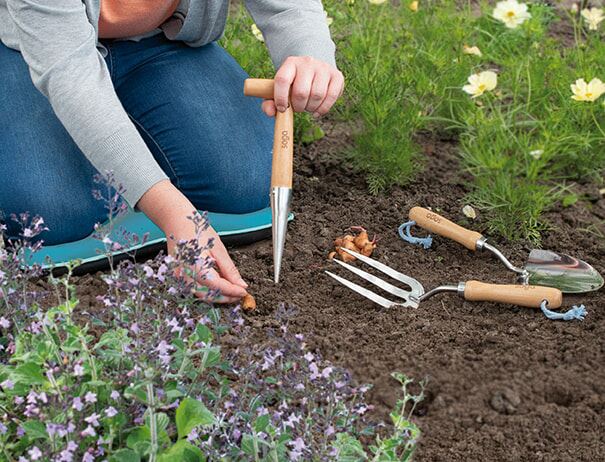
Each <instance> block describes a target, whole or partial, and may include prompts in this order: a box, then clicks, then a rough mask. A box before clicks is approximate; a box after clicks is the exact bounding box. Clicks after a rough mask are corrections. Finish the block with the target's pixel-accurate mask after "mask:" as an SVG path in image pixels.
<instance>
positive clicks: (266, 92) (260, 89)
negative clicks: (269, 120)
mask: <svg viewBox="0 0 605 462" xmlns="http://www.w3.org/2000/svg"><path fill="white" fill-rule="evenodd" d="M244 95H246V96H256V97H257V98H264V99H273V79H246V80H244Z"/></svg>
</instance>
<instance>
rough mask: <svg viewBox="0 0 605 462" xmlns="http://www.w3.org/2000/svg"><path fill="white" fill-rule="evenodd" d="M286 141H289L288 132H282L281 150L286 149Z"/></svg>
mask: <svg viewBox="0 0 605 462" xmlns="http://www.w3.org/2000/svg"><path fill="white" fill-rule="evenodd" d="M288 141H290V136H289V134H288V130H282V132H281V148H282V149H286V148H287V147H288Z"/></svg>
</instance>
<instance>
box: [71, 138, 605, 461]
mask: <svg viewBox="0 0 605 462" xmlns="http://www.w3.org/2000/svg"><path fill="white" fill-rule="evenodd" d="M349 138H350V136H349V135H348V133H346V132H343V131H342V130H339V129H337V128H333V129H332V130H329V132H328V136H326V137H325V138H324V139H322V140H320V141H319V142H316V143H315V144H313V145H311V146H308V147H304V148H301V147H299V148H297V152H296V155H295V158H296V161H295V162H296V165H295V184H294V191H295V192H294V194H295V196H294V203H293V209H294V212H295V213H296V219H295V220H294V222H293V223H291V225H290V228H289V234H288V241H287V244H286V253H285V256H284V263H283V269H282V281H281V283H280V284H279V285H277V286H276V285H275V284H274V283H273V279H272V278H273V266H272V253H271V242H270V241H264V242H260V243H257V244H254V245H250V246H247V247H241V248H238V249H232V256H233V258H234V260H235V262H236V264H237V265H238V267H239V268H240V271H241V272H242V274H243V276H244V278H245V279H246V280H247V281H248V282H249V283H250V286H251V291H252V293H253V294H254V295H255V297H256V300H257V303H258V309H257V310H256V311H255V312H252V313H249V314H247V315H246V318H247V320H248V322H249V323H250V325H251V326H252V328H253V332H254V334H253V338H254V340H255V341H256V342H259V343H260V344H262V343H263V342H264V341H266V340H265V329H266V327H267V326H270V325H274V324H275V317H274V316H275V312H276V310H277V307H278V305H279V304H280V303H281V302H285V303H286V304H288V305H290V306H294V307H297V308H298V312H297V314H296V315H294V317H293V318H292V319H291V321H290V322H291V326H292V328H291V331H295V332H300V333H303V334H305V335H306V336H307V338H308V340H309V344H310V345H311V346H312V347H313V348H316V349H317V350H318V351H321V353H322V354H323V356H324V357H325V358H326V359H329V360H331V361H333V362H334V363H336V364H338V365H341V366H344V367H347V368H349V369H350V370H351V371H352V372H353V374H354V377H355V379H356V380H357V381H358V382H362V383H372V384H373V385H374V388H373V390H372V391H371V392H370V394H369V401H370V403H371V404H373V405H374V406H375V409H374V411H373V417H374V418H375V419H388V412H389V410H390V409H391V408H392V407H393V406H394V404H395V402H396V400H397V398H398V396H399V394H398V393H399V390H398V387H397V383H396V382H395V380H393V379H392V378H391V377H390V373H391V372H393V371H400V372H403V373H405V374H407V375H409V376H410V377H413V378H414V379H416V380H417V381H419V380H421V379H425V378H426V379H428V384H427V386H426V390H425V393H426V398H425V400H424V401H423V403H422V405H420V406H419V408H418V409H417V411H416V413H415V420H416V423H417V424H418V425H419V426H420V428H421V430H422V437H421V440H420V444H419V448H418V451H417V453H416V460H418V461H445V460H447V461H479V460H481V461H488V460H489V461H492V460H507V461H508V460H511V461H526V460H527V461H597V460H603V457H604V454H605V296H604V292H603V290H601V291H599V292H594V293H591V294H585V295H581V296H566V297H565V298H564V306H565V307H566V308H568V307H571V305H573V304H577V303H584V304H585V305H586V307H587V310H588V315H587V317H586V319H585V320H584V321H583V322H579V321H573V322H562V321H551V320H548V319H546V318H545V317H544V316H543V315H542V313H541V312H540V311H539V310H537V309H532V308H517V307H512V306H507V305H497V304H492V303H471V302H466V301H464V300H462V299H460V298H458V296H457V295H456V294H444V295H438V296H435V297H434V298H432V299H430V300H427V301H426V302H424V303H423V304H422V305H421V306H420V307H419V308H418V309H411V308H402V309H391V310H385V309H383V308H381V307H379V306H377V305H374V304H372V303H371V302H369V301H367V300H365V299H363V298H362V297H360V296H358V295H357V294H355V293H353V292H351V291H349V290H348V289H346V288H344V287H340V286H338V285H336V284H335V282H334V281H333V280H332V279H330V278H329V277H328V276H326V275H325V274H324V273H323V270H324V269H328V268H330V269H333V270H336V271H337V272H340V273H341V274H342V271H341V270H340V269H339V268H338V269H336V268H335V266H336V265H335V264H334V263H331V262H329V261H328V260H327V258H326V257H327V254H328V252H329V251H330V250H331V249H332V248H333V240H334V238H335V237H337V236H341V235H343V234H344V233H345V232H346V230H347V228H349V227H350V226H354V225H361V226H364V227H366V228H367V229H368V230H369V232H370V235H373V234H374V233H376V234H378V236H379V237H380V240H379V243H378V248H377V249H376V251H375V252H374V255H373V256H374V257H375V258H377V259H379V260H381V261H382V262H384V263H387V264H389V265H391V266H393V267H395V268H397V269H398V270H399V271H401V272H403V273H406V274H409V275H411V276H413V277H415V278H417V279H418V280H419V281H420V282H421V283H422V284H423V285H424V287H425V288H431V287H434V286H437V285H440V284H445V283H457V282H458V281H465V280H469V279H478V280H482V281H486V282H499V283H511V282H514V275H512V273H509V272H508V271H506V270H505V268H504V267H503V266H502V265H501V264H500V263H499V262H498V261H497V260H496V259H495V258H494V257H493V256H491V255H489V254H485V253H478V254H474V253H472V252H470V251H468V250H466V249H465V248H463V247H462V246H460V245H459V244H456V243H454V242H450V241H447V240H445V239H443V238H438V237H437V238H435V239H434V244H433V247H432V248H431V249H430V250H424V249H422V248H419V247H414V246H411V245H409V244H406V243H404V242H403V241H401V240H400V239H399V237H398V235H397V232H396V231H397V227H398V225H399V224H401V223H402V222H404V221H407V220H406V218H407V213H408V210H409V209H410V208H411V207H413V206H415V205H422V206H425V207H432V208H433V209H436V210H439V211H440V213H442V214H443V215H445V216H446V217H448V218H449V219H452V220H454V221H456V222H458V223H460V224H463V225H466V226H468V227H471V228H472V229H475V230H477V231H481V232H484V231H485V229H484V224H483V222H482V217H481V215H479V216H478V217H477V219H476V220H473V221H472V222H469V220H468V219H466V218H465V217H464V216H463V214H462V212H461V209H462V207H463V205H465V204H466V202H464V197H465V194H466V193H467V192H468V187H467V180H468V178H465V176H464V174H462V173H461V170H460V167H459V165H458V161H457V155H456V145H455V144H454V143H452V142H448V141H440V140H433V139H430V138H427V139H421V140H420V142H421V144H422V146H423V149H424V153H425V155H426V165H427V168H426V169H425V171H424V173H421V174H420V175H419V176H418V179H417V180H416V181H415V182H413V183H411V184H409V185H408V186H406V187H396V188H393V189H392V190H391V191H389V192H388V194H384V195H379V196H372V195H370V194H368V192H367V186H366V184H365V181H364V179H363V176H362V175H360V174H358V173H355V172H354V171H353V170H352V169H351V168H350V167H349V165H348V163H347V162H346V161H343V159H342V155H341V154H339V153H341V152H342V149H343V143H347V142H349V141H350V139H349ZM576 188H577V191H578V192H579V193H581V194H582V197H585V198H586V200H583V201H579V202H577V203H575V204H574V205H572V206H570V207H567V208H563V207H556V208H555V209H553V210H552V211H551V212H549V213H548V214H547V215H546V219H547V221H548V223H549V224H550V229H549V230H548V231H546V232H545V233H544V239H543V242H542V245H543V247H544V248H549V249H552V250H555V251H560V252H564V253H568V254H571V255H574V256H576V257H578V258H582V259H584V260H586V261H588V262H590V263H591V264H592V265H593V266H594V267H595V268H596V269H597V270H599V271H600V272H602V273H605V260H604V258H603V257H604V256H605V239H604V237H603V236H604V234H603V233H604V232H605V229H603V223H604V221H603V220H605V198H604V197H603V196H602V195H601V194H600V193H599V189H598V187H597V186H595V185H589V184H586V185H579V186H576ZM418 232H419V233H422V232H421V231H418ZM492 242H493V243H494V244H496V245H497V246H499V247H500V248H501V249H502V250H503V251H504V253H505V254H507V255H508V256H510V257H511V258H512V259H513V261H514V262H515V263H517V264H522V263H523V262H524V259H525V257H526V256H527V254H528V252H529V249H530V247H529V246H525V245H523V244H511V243H508V242H504V241H502V240H499V239H494V240H493V241H492ZM103 285H104V284H103V283H102V282H101V281H100V280H99V278H98V275H97V276H91V275H87V276H83V277H81V278H79V281H78V286H79V291H78V292H79V294H80V296H81V305H80V306H81V309H87V308H90V309H91V311H92V310H94V309H95V305H96V304H97V303H98V302H96V301H95V295H96V294H97V293H100V292H101V291H103V290H104V289H103V287H102V286H103Z"/></svg>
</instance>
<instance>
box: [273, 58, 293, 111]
mask: <svg viewBox="0 0 605 462" xmlns="http://www.w3.org/2000/svg"><path fill="white" fill-rule="evenodd" d="M295 77H296V64H295V61H294V60H292V59H290V58H288V59H286V60H285V61H284V63H283V64H282V65H281V67H280V68H279V70H278V71H277V73H276V74H275V81H274V85H275V86H274V90H273V99H274V100H275V106H276V108H277V110H278V111H279V112H284V111H285V110H286V109H287V108H288V96H289V95H290V87H291V86H292V82H294V78H295Z"/></svg>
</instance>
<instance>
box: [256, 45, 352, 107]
mask: <svg viewBox="0 0 605 462" xmlns="http://www.w3.org/2000/svg"><path fill="white" fill-rule="evenodd" d="M290 87H292V92H291V100H292V107H293V109H294V110H295V111H296V112H303V111H307V112H310V113H312V114H313V117H320V116H322V115H324V114H326V113H327V112H328V111H329V110H330V108H331V107H332V106H333V105H334V103H335V102H336V100H337V99H338V98H339V97H340V95H342V91H343V89H344V77H343V75H342V72H340V71H339V70H338V69H336V68H335V67H333V66H331V65H330V64H328V63H325V62H323V61H319V60H317V59H314V58H311V57H309V56H290V57H289V58H288V59H286V60H285V61H284V63H283V64H282V65H281V67H280V68H279V69H278V71H277V73H276V74H275V96H274V99H272V100H265V101H264V102H263V111H264V112H265V114H267V115H268V116H269V117H273V116H275V111H276V109H277V110H278V111H280V112H283V111H285V110H286V108H287V107H288V94H289V93H290Z"/></svg>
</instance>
